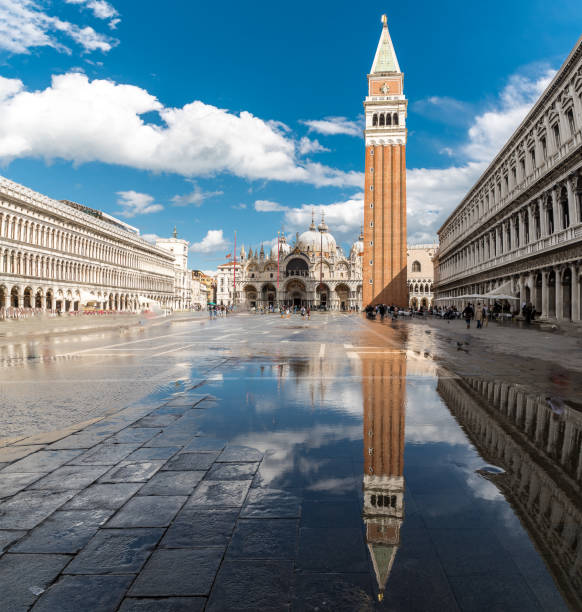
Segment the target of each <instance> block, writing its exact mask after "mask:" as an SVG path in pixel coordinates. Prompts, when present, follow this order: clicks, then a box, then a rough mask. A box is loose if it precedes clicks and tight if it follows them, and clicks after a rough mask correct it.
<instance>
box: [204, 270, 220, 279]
mask: <svg viewBox="0 0 582 612" xmlns="http://www.w3.org/2000/svg"><path fill="white" fill-rule="evenodd" d="M200 272H202V273H203V274H206V276H211V277H212V278H214V277H215V276H216V275H217V274H218V270H200Z"/></svg>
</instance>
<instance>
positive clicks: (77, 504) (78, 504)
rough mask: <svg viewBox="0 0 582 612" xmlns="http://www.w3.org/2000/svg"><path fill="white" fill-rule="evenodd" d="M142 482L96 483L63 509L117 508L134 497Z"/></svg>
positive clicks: (76, 496)
mask: <svg viewBox="0 0 582 612" xmlns="http://www.w3.org/2000/svg"><path fill="white" fill-rule="evenodd" d="M140 487H141V484H137V483H129V482H128V483H117V484H94V485H91V486H90V487H88V488H87V489H85V490H84V491H81V492H80V493H79V494H78V495H75V497H73V499H71V501H69V502H67V503H66V504H65V505H64V506H63V510H93V509H101V510H117V509H118V508H121V506H123V504H125V502H126V501H127V500H128V499H129V498H130V497H133V496H134V495H135V494H136V493H137V491H138V490H139V488H140Z"/></svg>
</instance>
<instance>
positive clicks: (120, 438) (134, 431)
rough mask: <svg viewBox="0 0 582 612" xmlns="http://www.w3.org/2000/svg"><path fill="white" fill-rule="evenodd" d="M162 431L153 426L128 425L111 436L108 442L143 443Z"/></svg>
mask: <svg viewBox="0 0 582 612" xmlns="http://www.w3.org/2000/svg"><path fill="white" fill-rule="evenodd" d="M161 431H162V430H161V429H153V428H151V427H141V428H140V427H128V428H127V429H123V430H122V431H120V432H119V433H117V434H115V435H114V436H112V437H111V438H109V439H108V440H107V442H106V444H132V443H141V444H143V443H144V442H147V441H148V440H151V439H152V438H153V437H154V436H155V435H156V434H158V433H160V432H161Z"/></svg>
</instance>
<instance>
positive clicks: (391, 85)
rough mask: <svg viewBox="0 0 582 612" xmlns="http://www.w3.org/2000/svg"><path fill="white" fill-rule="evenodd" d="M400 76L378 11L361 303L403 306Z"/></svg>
mask: <svg viewBox="0 0 582 612" xmlns="http://www.w3.org/2000/svg"><path fill="white" fill-rule="evenodd" d="M407 104H408V101H407V100H406V98H405V96H404V75H403V73H402V72H401V71H400V65H399V64H398V58H397V57H396V52H395V51H394V45H393V44H392V39H391V38H390V33H389V31H388V20H387V18H386V15H382V32H381V34H380V40H379V42H378V47H377V49H376V54H375V56H374V61H373V63H372V69H371V71H370V74H369V75H368V95H367V96H366V100H365V101H364V110H365V116H366V128H365V130H364V136H365V143H366V160H365V169H366V175H365V196H364V261H363V305H364V306H365V305H368V304H379V303H384V304H396V305H398V306H406V305H407V303H408V291H407V285H406V136H407V130H406V108H407Z"/></svg>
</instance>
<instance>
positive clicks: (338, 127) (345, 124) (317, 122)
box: [301, 117, 364, 138]
mask: <svg viewBox="0 0 582 612" xmlns="http://www.w3.org/2000/svg"><path fill="white" fill-rule="evenodd" d="M301 123H303V124H305V125H306V126H307V127H308V128H309V131H310V132H317V133H318V134H324V135H325V136H336V135H338V134H346V135H347V136H357V137H360V138H361V137H362V136H363V131H364V124H363V122H360V121H350V120H349V119H347V118H346V117H325V118H324V119H310V120H308V121H302V122H301Z"/></svg>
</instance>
